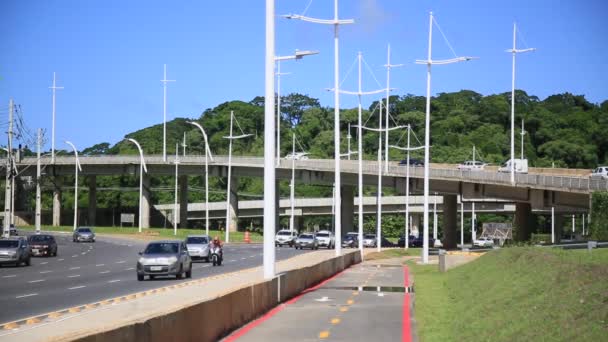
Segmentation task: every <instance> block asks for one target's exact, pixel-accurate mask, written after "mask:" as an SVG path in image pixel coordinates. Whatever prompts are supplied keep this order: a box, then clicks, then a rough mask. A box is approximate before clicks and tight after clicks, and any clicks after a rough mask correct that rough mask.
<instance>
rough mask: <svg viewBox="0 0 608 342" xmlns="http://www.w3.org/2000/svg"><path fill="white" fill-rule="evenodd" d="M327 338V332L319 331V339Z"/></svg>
mask: <svg viewBox="0 0 608 342" xmlns="http://www.w3.org/2000/svg"><path fill="white" fill-rule="evenodd" d="M328 337H329V331H321V332H320V333H319V338H328Z"/></svg>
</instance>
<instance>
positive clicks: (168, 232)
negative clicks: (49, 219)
mask: <svg viewBox="0 0 608 342" xmlns="http://www.w3.org/2000/svg"><path fill="white" fill-rule="evenodd" d="M19 229H23V230H34V229H35V228H34V226H20V227H19ZM41 229H42V230H44V231H52V232H72V231H73V229H74V227H73V226H59V227H53V226H42V227H41ZM93 230H94V231H95V233H97V234H113V235H130V236H132V237H138V238H144V239H184V238H186V236H188V235H193V234H205V230H204V229H179V228H178V229H177V235H173V229H166V228H148V229H142V233H139V231H138V228H133V227H123V228H121V227H94V228H93ZM209 235H211V236H219V237H220V239H221V240H222V241H223V240H224V239H225V232H223V231H218V230H210V231H209ZM249 237H250V239H251V242H262V241H263V239H264V237H263V236H262V235H260V234H258V233H250V234H249ZM244 239H245V232H231V233H230V241H231V242H243V241H244Z"/></svg>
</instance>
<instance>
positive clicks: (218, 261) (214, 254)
mask: <svg viewBox="0 0 608 342" xmlns="http://www.w3.org/2000/svg"><path fill="white" fill-rule="evenodd" d="M209 253H210V254H211V256H210V257H209V258H210V259H211V262H212V263H213V266H220V265H222V259H223V257H222V248H221V247H216V246H213V247H211V250H210V252H209Z"/></svg>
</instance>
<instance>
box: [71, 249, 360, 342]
mask: <svg viewBox="0 0 608 342" xmlns="http://www.w3.org/2000/svg"><path fill="white" fill-rule="evenodd" d="M359 262H361V256H360V254H359V252H358V251H352V252H348V253H346V252H345V254H344V255H342V256H339V257H334V258H331V259H328V260H325V261H323V262H321V263H319V264H316V265H313V266H309V267H304V268H301V269H294V270H290V271H287V272H284V273H282V274H280V275H278V277H276V278H275V279H272V280H268V281H263V282H260V283H256V284H253V285H248V286H246V287H243V288H241V289H238V290H235V291H232V292H229V293H226V294H223V295H220V296H219V297H217V298H215V299H212V300H209V301H206V302H202V303H198V304H194V305H192V306H190V307H187V308H184V309H182V310H178V311H175V312H172V313H169V314H166V315H162V316H157V317H154V318H150V319H148V320H146V321H143V322H136V323H133V324H128V325H125V326H122V327H118V328H115V329H110V330H107V331H100V332H96V333H93V334H91V335H89V336H87V337H84V338H80V339H78V340H77V341H82V342H93V341H95V342H100V341H104V342H105V341H138V342H155V341H159V342H166V341H217V340H218V339H220V338H222V337H223V336H226V335H227V334H228V333H230V332H231V331H233V330H235V329H237V328H240V327H241V326H243V325H244V324H246V323H247V322H249V321H251V320H253V319H255V318H257V317H259V316H260V315H262V314H264V313H265V312H267V311H268V310H270V309H272V308H273V307H275V306H276V305H278V304H279V303H280V302H283V301H285V300H288V299H290V298H292V297H294V296H296V295H298V294H300V293H301V292H302V291H304V290H305V289H307V288H309V287H311V286H313V285H315V284H317V283H319V282H321V281H323V280H325V279H327V278H329V277H331V276H332V275H334V274H336V273H338V272H340V271H342V270H344V269H345V268H348V267H350V266H351V265H353V264H356V263H359ZM279 284H280V285H279Z"/></svg>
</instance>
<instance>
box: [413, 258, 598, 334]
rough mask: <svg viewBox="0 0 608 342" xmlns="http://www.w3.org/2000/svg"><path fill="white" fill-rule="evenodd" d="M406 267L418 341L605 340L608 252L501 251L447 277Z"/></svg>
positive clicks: (426, 269) (434, 269)
mask: <svg viewBox="0 0 608 342" xmlns="http://www.w3.org/2000/svg"><path fill="white" fill-rule="evenodd" d="M408 264H409V265H410V267H411V271H412V273H413V278H414V281H415V291H416V307H415V313H414V314H415V317H416V320H417V322H418V334H419V336H420V340H421V341H600V340H605V338H606V336H608V285H607V284H608V249H598V250H594V251H593V252H592V253H589V252H588V251H586V250H570V251H566V250H557V249H540V248H534V247H513V248H503V249H501V250H497V251H493V252H490V253H487V254H486V255H484V256H482V257H480V258H479V259H477V260H475V261H473V262H471V263H469V264H466V265H463V266H461V267H457V268H455V269H452V270H450V271H448V272H447V273H439V272H438V271H437V266H436V265H434V266H423V265H416V264H415V263H414V262H409V263H408Z"/></svg>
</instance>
